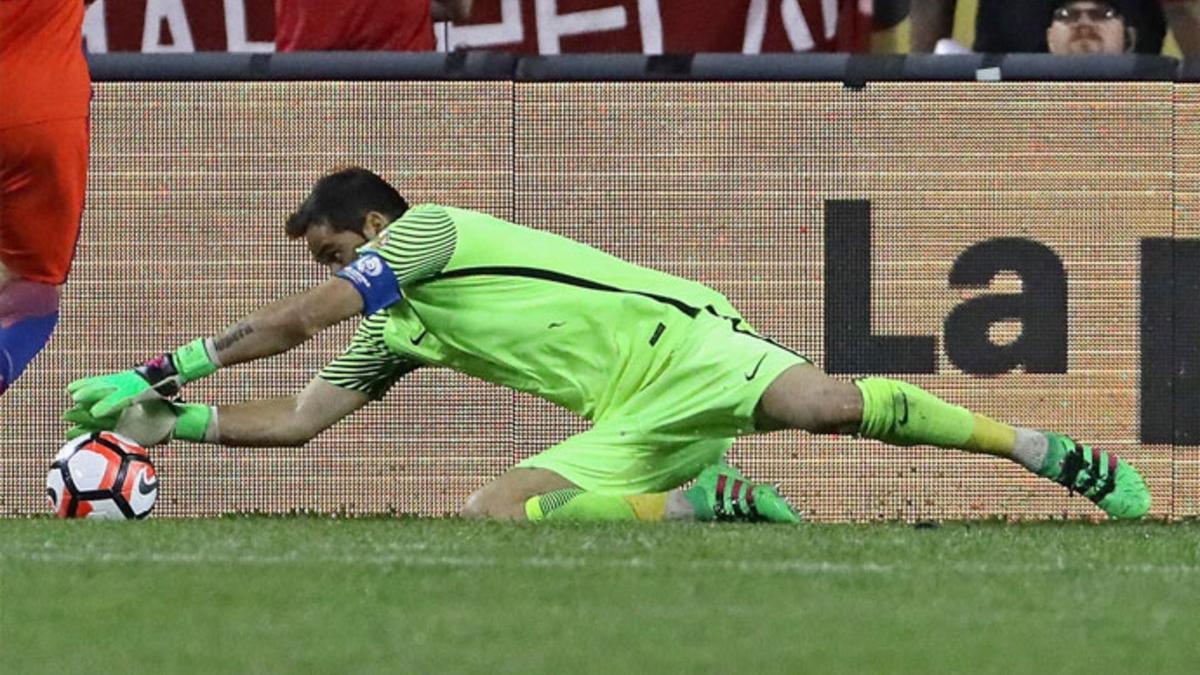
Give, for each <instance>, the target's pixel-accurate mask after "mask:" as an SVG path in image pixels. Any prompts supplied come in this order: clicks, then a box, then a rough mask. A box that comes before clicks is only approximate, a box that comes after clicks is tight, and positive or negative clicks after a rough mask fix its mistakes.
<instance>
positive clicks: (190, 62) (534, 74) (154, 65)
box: [88, 51, 1200, 86]
mask: <svg viewBox="0 0 1200 675" xmlns="http://www.w3.org/2000/svg"><path fill="white" fill-rule="evenodd" d="M88 62H89V63H90V65H91V71H92V78H93V79H94V80H96V81H98V82H122V81H124V82H131V81H187V80H195V81H253V80H267V81H272V80H274V81H280V80H283V81H286V80H310V81H311V80H359V81H369V80H502V81H503V80H508V81H515V82H605V81H609V82H654V81H708V82H712V81H725V82H746V81H754V82H787V81H795V82H842V83H844V84H846V85H848V86H864V85H866V84H867V83H870V82H889V81H913V82H974V81H1006V82H1030V81H1039V82H1047V81H1071V82H1081V81H1082V82H1087V81H1100V82H1105V81H1107V82H1121V81H1140V82H1145V81H1159V82H1196V81H1200V61H1196V60H1191V61H1183V62H1180V61H1178V60H1176V59H1172V58H1168V57H1164V56H1146V55H1138V54H1116V55H1095V56H1055V55H1050V54H965V55H954V56H935V55H930V54H913V55H861V54H762V55H741V54H679V55H663V56H645V55H642V54H571V55H561V56H521V55H517V54H509V53H505V52H490V51H464V52H454V53H450V54H439V53H420V54H414V53H397V52H305V53H286V54H230V53H215V52H214V53H197V54H124V53H121V54H115V53H110V54H91V55H89V56H88Z"/></svg>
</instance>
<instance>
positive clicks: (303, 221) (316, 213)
mask: <svg viewBox="0 0 1200 675" xmlns="http://www.w3.org/2000/svg"><path fill="white" fill-rule="evenodd" d="M407 210H408V202H406V201H404V197H401V196H400V193H399V192H397V191H396V188H394V187H392V186H391V185H389V184H388V182H387V181H385V180H384V179H382V178H380V177H379V176H377V175H375V174H374V173H372V172H370V171H368V170H366V169H364V168H362V167H360V166H350V167H346V168H342V169H337V170H335V171H334V172H333V173H330V174H328V175H325V176H322V177H321V179H320V180H318V181H317V184H316V185H314V186H313V189H312V192H309V193H308V197H305V199H304V202H303V203H302V204H300V208H298V209H296V212H295V213H293V214H292V215H290V216H288V219H287V225H286V230H287V235H288V237H289V238H291V239H298V238H300V237H303V236H304V234H305V233H306V232H308V228H310V227H312V226H313V225H328V226H329V227H331V228H333V230H334V231H336V232H346V231H351V232H358V233H360V234H361V233H362V231H363V219H364V218H366V216H367V214H368V213H369V212H371V211H378V212H379V213H382V214H383V215H384V216H386V217H387V219H388V222H391V221H393V220H395V219H397V218H399V217H400V216H402V215H404V212H405V211H407Z"/></svg>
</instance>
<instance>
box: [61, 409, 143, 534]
mask: <svg viewBox="0 0 1200 675" xmlns="http://www.w3.org/2000/svg"><path fill="white" fill-rule="evenodd" d="M46 494H47V495H48V496H49V497H50V507H51V508H52V509H54V513H55V515H57V516H58V517H59V518H101V519H108V520H126V519H132V518H145V517H146V516H148V515H150V510H151V509H153V508H154V500H155V499H157V498H158V477H157V476H156V475H155V473H154V465H153V464H152V463H151V462H150V455H149V454H147V453H146V449H145V448H143V447H142V446H140V445H138V444H137V443H136V442H134V441H131V440H130V439H128V438H126V437H124V436H122V435H120V434H117V433H113V432H111V431H100V432H97V433H94V434H89V435H87V436H80V437H79V438H76V439H74V440H72V441H70V442H69V443H67V444H66V445H64V446H63V447H62V450H59V451H58V454H57V455H55V457H54V462H53V463H51V464H50V471H49V473H47V474H46Z"/></svg>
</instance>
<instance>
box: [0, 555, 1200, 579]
mask: <svg viewBox="0 0 1200 675" xmlns="http://www.w3.org/2000/svg"><path fill="white" fill-rule="evenodd" d="M5 561H18V562H39V563H70V564H81V563H83V564H87V563H117V564H131V563H132V564H146V563H155V564H166V565H171V564H185V565H249V566H279V565H297V564H299V565H309V564H320V565H329V564H336V565H367V566H384V567H428V568H448V569H488V568H492V569H511V568H524V567H528V568H543V569H563V570H574V569H588V568H591V569H595V568H598V567H604V568H615V569H633V570H636V569H659V570H672V569H675V570H689V571H703V570H718V571H722V572H730V571H733V572H742V573H749V574H794V575H800V576H809V575H821V574H883V575H887V574H944V573H947V572H950V573H956V574H969V575H975V574H1016V575H1026V574H1041V573H1053V572H1069V573H1072V574H1078V573H1079V572H1103V573H1109V574H1113V573H1115V574H1132V575H1191V574H1198V573H1200V565H1186V564H1177V565H1159V564H1153V563H1144V564H1133V565H1095V564H1090V563H1089V564H1085V565H1079V564H1073V563H1070V562H1066V561H1062V560H1060V561H1058V562H1057V563H1056V564H1053V565H1049V564H1032V565H1021V564H993V563H949V564H946V565H937V564H929V565H912V564H906V563H875V562H839V561H831V560H769V561H753V560H732V559H726V560H705V561H685V560H680V561H673V562H663V561H661V560H654V559H647V558H636V557H635V558H625V559H619V558H581V557H546V556H532V557H526V558H512V559H504V560H496V559H494V558H486V557H474V556H454V555H412V554H391V555H389V554H367V555H344V554H343V555H338V554H334V555H330V554H322V555H305V554H302V553H297V554H293V555H259V554H253V553H241V554H212V553H199V552H196V553H145V554H135V553H106V552H85V553H83V554H73V553H70V552H67V551H8V552H4V553H0V562H5Z"/></svg>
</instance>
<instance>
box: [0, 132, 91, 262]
mask: <svg viewBox="0 0 1200 675" xmlns="http://www.w3.org/2000/svg"><path fill="white" fill-rule="evenodd" d="M87 163H88V119H87V118H86V117H78V118H74V119H62V120H51V121H46V122H35V123H33V124H25V125H21V126H16V127H11V128H8V129H0V263H3V264H4V266H5V267H6V268H8V270H9V274H10V275H12V276H17V277H21V278H24V279H27V280H29V281H41V282H44V283H50V284H61V283H62V282H64V281H66V279H67V273H68V272H69V271H70V269H71V261H72V260H73V259H74V258H75V243H76V240H77V239H78V238H79V220H80V217H81V216H82V214H83V196H84V191H85V190H86V188H87Z"/></svg>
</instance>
